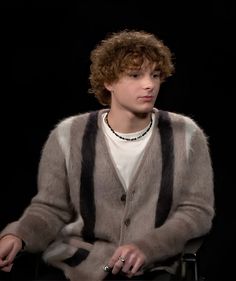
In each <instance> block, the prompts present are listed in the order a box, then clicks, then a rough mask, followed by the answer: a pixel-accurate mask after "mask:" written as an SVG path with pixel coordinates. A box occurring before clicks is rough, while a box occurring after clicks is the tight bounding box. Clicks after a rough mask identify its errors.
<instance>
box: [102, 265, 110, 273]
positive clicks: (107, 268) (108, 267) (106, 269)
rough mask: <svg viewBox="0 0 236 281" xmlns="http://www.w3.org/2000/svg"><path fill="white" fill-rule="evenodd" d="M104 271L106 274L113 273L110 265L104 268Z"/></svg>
mask: <svg viewBox="0 0 236 281" xmlns="http://www.w3.org/2000/svg"><path fill="white" fill-rule="evenodd" d="M103 270H104V271H105V272H110V271H111V267H110V266H109V265H108V264H106V265H104V266H103Z"/></svg>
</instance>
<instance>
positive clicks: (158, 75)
mask: <svg viewBox="0 0 236 281" xmlns="http://www.w3.org/2000/svg"><path fill="white" fill-rule="evenodd" d="M160 75H161V72H160V71H155V72H154V73H153V78H159V77H160Z"/></svg>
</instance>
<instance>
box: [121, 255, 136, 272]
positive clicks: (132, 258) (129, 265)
mask: <svg viewBox="0 0 236 281" xmlns="http://www.w3.org/2000/svg"><path fill="white" fill-rule="evenodd" d="M133 264H135V255H131V256H129V258H127V259H126V260H125V262H124V264H123V268H122V271H123V272H124V273H128V272H129V271H131V268H132V267H133Z"/></svg>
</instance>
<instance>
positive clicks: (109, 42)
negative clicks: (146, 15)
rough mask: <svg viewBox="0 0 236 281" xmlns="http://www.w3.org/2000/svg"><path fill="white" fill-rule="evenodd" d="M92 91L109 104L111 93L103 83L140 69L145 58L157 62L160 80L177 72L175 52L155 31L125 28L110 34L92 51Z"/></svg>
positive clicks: (102, 101) (103, 102)
mask: <svg viewBox="0 0 236 281" xmlns="http://www.w3.org/2000/svg"><path fill="white" fill-rule="evenodd" d="M90 59H91V62H92V63H91V65H90V76H89V80H90V84H91V88H90V90H89V92H90V93H92V94H94V95H95V97H96V98H97V99H98V101H99V102H100V103H101V104H102V105H110V103H111V93H110V92H109V91H108V90H107V89H106V88H105V86H104V83H112V82H115V81H117V80H118V79H119V78H120V77H121V75H122V74H124V73H125V72H126V71H127V70H128V69H133V68H135V69H137V68H141V67H142V65H143V63H144V61H145V60H148V61H149V62H150V63H153V64H156V67H157V69H159V70H160V79H161V82H163V81H165V79H166V78H167V77H169V76H171V75H172V74H173V72H174V65H173V62H172V53H171V51H170V49H169V48H168V47H167V46H165V45H164V43H163V42H162V41H161V40H160V39H159V38H158V37H156V36H155V35H154V34H150V33H147V32H145V31H135V30H130V31H129V30H124V31H120V32H117V33H112V34H110V35H109V36H108V37H107V38H105V39H104V40H102V41H101V42H100V43H99V44H98V45H97V46H96V47H95V49H94V50H92V52H91V56H90Z"/></svg>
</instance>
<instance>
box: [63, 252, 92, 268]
mask: <svg viewBox="0 0 236 281" xmlns="http://www.w3.org/2000/svg"><path fill="white" fill-rule="evenodd" d="M88 255H89V251H88V250H86V249H82V248H79V249H78V250H77V251H76V252H75V254H74V255H73V256H72V257H70V258H68V259H65V260H64V261H63V262H64V263H66V264H68V265H69V266H71V267H75V266H77V265H79V264H80V263H81V262H82V261H83V260H85V259H86V258H87V256H88Z"/></svg>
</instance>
